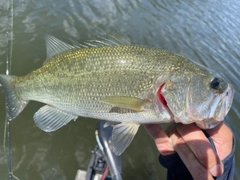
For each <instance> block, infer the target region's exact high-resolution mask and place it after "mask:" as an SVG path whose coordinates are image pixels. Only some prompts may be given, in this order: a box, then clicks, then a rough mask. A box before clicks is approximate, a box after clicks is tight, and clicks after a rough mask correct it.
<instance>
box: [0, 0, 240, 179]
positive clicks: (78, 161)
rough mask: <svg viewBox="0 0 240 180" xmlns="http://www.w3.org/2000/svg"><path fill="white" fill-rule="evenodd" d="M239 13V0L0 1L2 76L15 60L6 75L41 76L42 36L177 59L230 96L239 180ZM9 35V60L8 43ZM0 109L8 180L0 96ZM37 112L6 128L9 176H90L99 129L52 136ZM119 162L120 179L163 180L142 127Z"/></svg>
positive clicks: (0, 172) (82, 122)
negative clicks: (222, 85) (201, 69)
mask: <svg viewBox="0 0 240 180" xmlns="http://www.w3.org/2000/svg"><path fill="white" fill-rule="evenodd" d="M239 9H240V1H238V0H202V1H197V0H193V1H192V0H184V1H180V0H172V1H169V0H149V1H148V0H105V1H102V0H91V1H89V0H68V1H66V0H44V1H39V0H14V1H13V0H9V1H8V0H0V22H1V23H0V73H2V74H4V73H5V72H6V58H7V57H12V58H11V59H12V64H11V70H12V71H11V74H14V75H19V76H20V75H25V74H27V73H29V72H30V71H32V70H34V69H36V68H39V67H40V66H41V65H42V63H43V62H44V60H45V58H46V49H45V42H44V40H43V35H44V34H46V33H48V34H51V35H53V36H55V37H57V38H58V39H61V40H62V41H65V42H67V43H69V44H79V43H83V42H84V41H86V40H87V39H95V38H96V37H97V36H99V35H102V34H105V33H112V32H115V31H117V32H120V33H122V34H126V35H128V36H129V37H130V38H131V39H132V41H133V42H134V43H135V44H138V45H142V46H149V47H157V48H160V49H164V50H169V51H172V52H175V53H178V54H181V55H183V56H185V57H187V58H189V59H192V60H193V61H195V62H198V63H200V64H203V65H204V66H207V67H208V68H210V69H212V70H214V71H216V72H217V73H218V74H219V75H221V76H222V77H223V78H224V79H225V80H226V81H227V82H229V83H230V84H232V85H233V87H234V89H235V98H234V102H233V106H232V109H231V110H230V112H229V114H228V115H227V117H226V122H227V124H229V126H230V127H231V128H232V130H233V132H234V134H235V136H236V140H237V149H236V153H235V155H236V171H235V179H240V172H239V171H237V169H238V170H239V169H240V147H239V142H240V130H239V129H240V120H239V117H240V113H239V111H238V110H239V108H240V102H239V101H238V100H239V99H240V93H239V89H240V83H239V82H240V81H239V73H238V72H239V69H240V51H239V49H240V37H239V34H240V14H239ZM11 12H12V13H11ZM11 27H12V29H13V30H12V31H11ZM11 33H12V35H13V36H12V38H10V39H9V43H10V44H11V43H12V53H11V46H10V44H9V45H8V43H7V37H8V35H9V37H11V36H10V35H11ZM7 46H9V48H8V49H10V50H9V51H6V49H7ZM11 55H12V56H11ZM0 102H1V103H0V140H1V141H0V177H1V179H2V180H5V179H8V167H7V163H6V158H7V155H6V154H5V153H4V151H3V139H4V138H3V134H4V123H5V105H4V94H3V90H2V89H1V88H0ZM41 106H42V104H40V103H37V102H31V103H30V104H29V105H28V106H27V108H26V109H25V110H24V111H23V113H21V114H20V116H18V117H17V118H16V119H15V120H14V121H12V122H11V135H12V142H11V145H12V152H13V154H12V156H13V170H14V174H15V176H17V177H18V178H19V179H21V180H33V179H34V180H73V179H74V177H75V175H76V171H77V169H79V168H80V169H87V165H88V162H89V160H90V157H91V150H92V149H93V148H94V147H95V144H96V141H95V135H94V131H95V127H96V124H97V122H98V121H97V120H93V119H86V118H81V117H80V118H78V120H77V121H76V122H71V123H69V124H68V125H67V126H64V127H63V128H61V129H60V130H58V131H56V132H53V133H45V132H43V131H41V130H40V129H38V128H37V127H36V126H35V124H34V122H33V114H34V113H35V112H36V111H37V110H38V109H39V108H40V107H41ZM122 161H123V179H126V180H128V179H138V180H145V179H150V180H158V179H166V170H165V169H164V168H163V167H161V165H160V164H159V163H158V151H157V150H156V147H155V144H154V142H153V141H152V140H151V138H150V137H149V135H148V134H147V133H146V132H145V130H144V128H142V127H141V128H140V131H139V132H138V134H137V136H136V137H135V138H134V140H133V142H132V144H131V145H130V147H129V148H128V149H127V150H126V151H125V152H124V153H123V155H122Z"/></svg>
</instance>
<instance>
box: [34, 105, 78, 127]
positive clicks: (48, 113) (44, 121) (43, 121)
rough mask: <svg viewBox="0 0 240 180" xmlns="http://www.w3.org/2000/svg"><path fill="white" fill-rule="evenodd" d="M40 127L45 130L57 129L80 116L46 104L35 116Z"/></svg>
mask: <svg viewBox="0 0 240 180" xmlns="http://www.w3.org/2000/svg"><path fill="white" fill-rule="evenodd" d="M33 118H34V121H35V124H36V125H37V127H38V128H40V129H41V130H43V131H45V132H52V131H56V130H58V129H59V128H61V127H62V126H64V125H66V124H67V123H69V122H70V121H71V120H72V119H74V120H76V119H77V118H78V116H75V115H72V114H69V113H66V112H64V111H62V110H60V109H58V108H55V107H52V106H49V105H45V106H43V107H41V108H40V109H39V110H38V111H37V112H36V113H35V114H34V116H33Z"/></svg>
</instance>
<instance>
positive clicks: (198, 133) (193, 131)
mask: <svg viewBox="0 0 240 180" xmlns="http://www.w3.org/2000/svg"><path fill="white" fill-rule="evenodd" d="M176 129H177V131H178V133H179V134H180V135H181V137H182V139H183V140H184V141H185V142H186V143H187V145H188V147H189V148H190V149H191V151H192V152H193V153H194V155H195V156H196V157H197V159H198V161H199V162H200V163H201V164H202V165H203V166H204V167H205V168H206V169H208V170H209V171H210V173H211V174H212V175H213V176H219V175H221V174H222V173H223V164H222V162H221V160H220V159H219V157H218V155H217V153H216V152H215V151H214V150H213V149H212V147H211V144H210V142H209V141H208V139H207V138H206V136H205V134H204V133H203V132H202V130H201V129H200V128H198V127H197V126H196V125H195V124H189V125H183V124H177V125H176Z"/></svg>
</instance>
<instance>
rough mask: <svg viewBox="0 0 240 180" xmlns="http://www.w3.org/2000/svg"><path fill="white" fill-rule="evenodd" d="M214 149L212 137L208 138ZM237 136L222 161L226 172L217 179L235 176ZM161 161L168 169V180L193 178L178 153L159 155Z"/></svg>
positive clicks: (227, 178) (189, 179)
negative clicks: (230, 149)
mask: <svg viewBox="0 0 240 180" xmlns="http://www.w3.org/2000/svg"><path fill="white" fill-rule="evenodd" d="M208 139H209V141H210V143H211V145H212V147H213V149H214V150H215V151H216V149H215V146H214V143H213V141H212V139H211V138H208ZM234 152H235V137H233V148H232V151H231V153H230V154H229V155H228V156H227V157H226V158H225V159H224V160H223V161H222V162H223V164H224V173H223V174H222V175H221V176H218V177H214V179H215V180H232V179H233V177H234V167H235V157H234ZM159 162H160V163H161V165H162V166H164V167H165V168H167V169H168V171H167V180H182V179H184V180H192V179H193V178H192V176H191V174H190V173H189V171H188V169H187V168H186V166H185V165H184V163H183V162H182V160H181V158H180V157H179V156H178V154H177V153H174V154H171V155H168V156H162V155H160V156H159Z"/></svg>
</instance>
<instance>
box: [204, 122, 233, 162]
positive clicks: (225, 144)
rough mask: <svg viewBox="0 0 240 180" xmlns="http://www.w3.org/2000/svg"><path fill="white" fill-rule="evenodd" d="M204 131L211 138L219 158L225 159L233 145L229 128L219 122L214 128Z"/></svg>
mask: <svg viewBox="0 0 240 180" xmlns="http://www.w3.org/2000/svg"><path fill="white" fill-rule="evenodd" d="M204 132H205V133H206V134H207V135H208V136H209V137H211V138H212V140H213V142H214V145H215V147H216V149H217V152H218V156H219V158H220V159H221V160H223V159H225V158H226V157H227V156H228V155H229V154H230V153H231V151H232V147H233V134H232V131H231V130H230V128H229V127H228V126H227V125H226V124H224V123H220V124H219V125H218V126H216V127H215V128H213V129H207V130H204Z"/></svg>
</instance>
